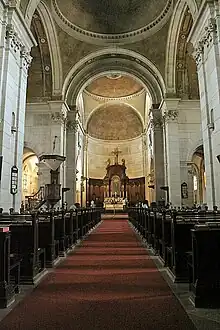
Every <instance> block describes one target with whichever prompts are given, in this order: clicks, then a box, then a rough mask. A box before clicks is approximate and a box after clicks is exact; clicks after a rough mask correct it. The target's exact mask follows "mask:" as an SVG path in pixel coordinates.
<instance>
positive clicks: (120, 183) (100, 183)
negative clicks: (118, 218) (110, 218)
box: [87, 148, 145, 212]
mask: <svg viewBox="0 0 220 330" xmlns="http://www.w3.org/2000/svg"><path fill="white" fill-rule="evenodd" d="M121 153H122V152H121V151H120V150H119V149H118V148H115V149H114V150H113V151H112V152H111V156H114V157H111V158H109V159H108V160H107V162H106V174H105V176H104V178H103V179H101V178H100V179H94V178H89V180H88V181H87V184H88V186H87V201H88V202H89V204H90V203H91V201H92V200H93V201H94V202H95V204H96V205H102V206H103V207H104V208H105V210H106V211H112V212H115V211H122V210H123V206H124V202H123V201H124V200H125V199H126V200H127V202H128V203H129V205H135V204H136V203H137V202H139V201H144V199H145V178H144V177H141V178H128V176H127V174H126V170H127V168H126V165H125V159H124V158H122V159H121V160H119V154H121ZM112 158H113V159H112Z"/></svg>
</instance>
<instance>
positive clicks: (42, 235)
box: [38, 211, 59, 268]
mask: <svg viewBox="0 0 220 330" xmlns="http://www.w3.org/2000/svg"><path fill="white" fill-rule="evenodd" d="M38 218H39V222H38V227H39V241H38V242H39V247H40V248H43V249H45V254H46V267H48V268H51V267H54V266H55V265H56V264H57V263H58V262H59V241H58V240H55V225H54V212H53V211H51V212H45V213H40V214H38Z"/></svg>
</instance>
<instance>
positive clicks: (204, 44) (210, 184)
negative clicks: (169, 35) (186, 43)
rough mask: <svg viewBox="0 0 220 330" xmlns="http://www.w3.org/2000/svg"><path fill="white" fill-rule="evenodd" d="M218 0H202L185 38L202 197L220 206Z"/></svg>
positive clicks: (209, 202)
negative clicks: (194, 87)
mask: <svg viewBox="0 0 220 330" xmlns="http://www.w3.org/2000/svg"><path fill="white" fill-rule="evenodd" d="M219 9H220V8H219V2H218V4H217V2H216V3H214V1H213V3H212V2H211V1H204V2H203V8H202V9H201V11H200V12H199V16H198V17H197V20H196V22H195V23H194V26H193V29H192V32H191V34H190V37H189V40H190V41H191V42H192V44H193V46H194V54H193V55H194V58H195V60H196V63H197V72H198V80H199V91H200V106H201V119H202V136H203V147H204V156H205V172H206V201H207V205H208V206H209V208H212V207H213V206H214V205H218V206H219V207H220V185H219V182H220V164H219V162H218V160H217V156H218V155H220V143H219V141H220V116H219V108H220V80H219V78H220V61H219V47H220V29H219V27H220V18H219Z"/></svg>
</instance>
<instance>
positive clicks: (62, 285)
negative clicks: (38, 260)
mask: <svg viewBox="0 0 220 330" xmlns="http://www.w3.org/2000/svg"><path fill="white" fill-rule="evenodd" d="M0 329H2V330H3V329H4V330H16V329H19V330H35V329H36V330H39V329H40V330H41V329H42V330H55V329H57V330H58V329H59V330H64V329H65V330H71V329H73V330H81V329H82V330H92V329H100V330H101V329H102V330H108V329H109V330H125V329H126V330H136V329H148V330H151V329H152V330H153V329H154V330H162V329H170V330H171V329H172V330H175V329H178V330H186V329H187V330H192V329H195V328H194V326H193V324H192V322H191V320H190V319H189V318H188V316H187V314H186V313H185V311H184V310H183V308H182V306H181V305H180V303H179V302H178V300H177V299H176V298H175V296H174V295H173V294H172V292H171V291H170V289H169V287H168V285H167V284H166V282H165V281H164V279H163V278H162V276H161V274H160V273H159V272H158V270H157V268H156V267H155V265H154V263H153V261H152V260H151V259H150V257H149V256H148V255H147V253H146V250H145V249H144V248H143V247H142V246H141V243H140V242H139V241H138V238H137V236H136V234H135V233H134V232H133V230H132V229H131V228H130V226H129V224H128V222H127V220H122V219H121V220H105V221H104V222H103V223H102V224H101V226H99V227H98V228H97V229H96V230H95V231H94V232H93V233H92V234H91V235H90V236H89V237H88V238H87V239H86V240H85V241H84V243H83V245H82V246H81V247H80V248H78V249H77V250H76V251H75V252H74V253H73V254H72V255H70V256H69V257H68V258H67V259H66V260H65V262H64V263H63V264H62V265H61V266H59V268H57V269H56V271H55V272H54V273H51V274H49V275H48V277H47V278H46V279H45V280H44V281H43V282H42V283H41V284H40V285H39V286H38V287H37V288H36V289H35V290H34V291H33V292H32V293H31V294H30V295H29V296H28V297H26V298H25V299H24V301H22V302H21V303H20V304H19V305H17V306H16V307H15V309H13V311H12V312H11V313H9V314H8V316H6V318H4V319H3V321H2V322H1V323H0Z"/></svg>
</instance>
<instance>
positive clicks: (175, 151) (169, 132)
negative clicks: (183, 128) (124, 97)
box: [161, 99, 181, 206]
mask: <svg viewBox="0 0 220 330" xmlns="http://www.w3.org/2000/svg"><path fill="white" fill-rule="evenodd" d="M179 101H180V100H179V99H165V100H164V101H163V103H162V105H161V111H162V116H163V129H164V154H165V174H166V185H167V186H168V189H169V199H170V202H171V203H172V204H173V205H174V206H180V205H181V178H180V151H179V128H178V104H179Z"/></svg>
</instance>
